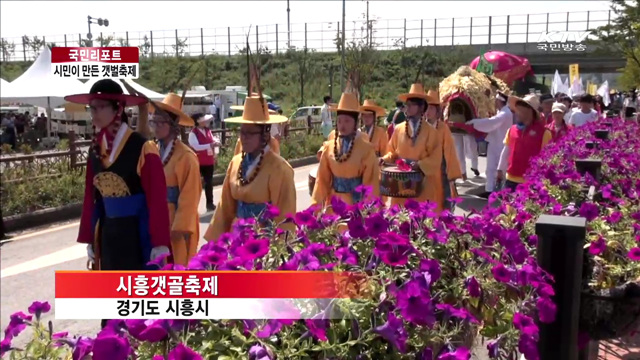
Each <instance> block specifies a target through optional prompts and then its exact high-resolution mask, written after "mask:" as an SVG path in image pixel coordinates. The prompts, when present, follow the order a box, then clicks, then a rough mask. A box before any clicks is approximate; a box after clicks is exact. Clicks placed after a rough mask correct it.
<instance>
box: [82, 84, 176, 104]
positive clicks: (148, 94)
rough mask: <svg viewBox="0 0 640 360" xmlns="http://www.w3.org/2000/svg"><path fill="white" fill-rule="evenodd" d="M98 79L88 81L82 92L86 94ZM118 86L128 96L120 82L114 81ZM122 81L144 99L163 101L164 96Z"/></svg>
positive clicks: (138, 85)
mask: <svg viewBox="0 0 640 360" xmlns="http://www.w3.org/2000/svg"><path fill="white" fill-rule="evenodd" d="M98 80H100V79H91V80H89V81H87V82H86V83H84V90H83V92H85V93H88V92H89V90H91V87H92V86H93V84H95V83H96V81H98ZM115 81H116V82H117V83H118V85H120V87H121V88H122V91H123V92H124V93H125V94H128V93H129V92H128V91H127V89H125V88H124V86H123V85H122V82H121V81H120V80H115ZM124 81H126V82H127V84H129V85H130V86H131V87H132V88H133V89H134V90H136V91H139V92H140V93H142V94H143V95H145V96H146V97H148V98H149V99H151V100H162V99H164V95H162V94H160V93H158V92H155V91H153V90H151V89H147V88H146V87H144V86H142V85H140V84H138V83H136V82H134V81H133V80H131V79H125V80H124Z"/></svg>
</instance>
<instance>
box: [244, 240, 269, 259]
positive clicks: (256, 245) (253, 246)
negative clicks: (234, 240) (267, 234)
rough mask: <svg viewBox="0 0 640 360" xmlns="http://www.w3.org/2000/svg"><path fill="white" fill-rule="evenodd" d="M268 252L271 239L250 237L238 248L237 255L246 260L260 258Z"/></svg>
mask: <svg viewBox="0 0 640 360" xmlns="http://www.w3.org/2000/svg"><path fill="white" fill-rule="evenodd" d="M268 253H269V239H249V240H247V241H246V242H245V243H244V245H242V246H241V247H239V248H238V250H237V255H238V256H240V257H241V258H242V260H244V261H253V260H255V259H260V258H262V257H264V256H265V255H267V254H268Z"/></svg>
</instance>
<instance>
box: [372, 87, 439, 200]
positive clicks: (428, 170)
mask: <svg viewBox="0 0 640 360" xmlns="http://www.w3.org/2000/svg"><path fill="white" fill-rule="evenodd" d="M398 98H399V99H400V100H401V101H403V102H404V103H406V112H407V121H405V122H403V123H402V124H399V125H398V126H397V127H396V129H395V131H394V132H393V135H391V140H390V141H389V151H388V152H387V154H386V155H385V156H383V157H382V159H380V163H381V164H382V163H387V164H395V162H396V160H399V159H403V160H405V161H406V162H408V163H409V164H411V166H412V168H413V170H417V171H420V172H421V173H422V175H423V176H424V179H423V182H422V192H421V193H420V195H418V196H417V197H416V198H414V200H416V201H419V202H423V201H436V202H438V201H439V199H444V194H443V192H444V191H443V188H442V183H441V181H437V182H435V183H434V182H427V179H429V178H432V179H433V178H438V177H439V176H440V172H441V164H442V154H443V153H442V144H441V142H442V141H441V137H440V135H439V134H438V131H437V130H436V129H434V128H433V127H432V126H429V125H428V124H427V122H426V121H424V120H423V119H424V118H423V116H424V113H425V112H426V110H427V103H428V99H429V96H428V95H427V93H426V92H425V91H424V88H423V87H422V84H413V85H411V90H410V91H409V92H408V93H406V94H401V95H400V96H399V97H398ZM405 202H406V199H405V198H396V197H392V198H391V206H393V205H396V204H397V205H404V203H405ZM437 205H438V210H442V208H443V203H442V202H438V203H437Z"/></svg>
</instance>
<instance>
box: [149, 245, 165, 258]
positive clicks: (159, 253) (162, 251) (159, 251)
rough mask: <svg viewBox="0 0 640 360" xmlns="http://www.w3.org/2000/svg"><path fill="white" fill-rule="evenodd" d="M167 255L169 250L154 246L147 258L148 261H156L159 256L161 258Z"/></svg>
mask: <svg viewBox="0 0 640 360" xmlns="http://www.w3.org/2000/svg"><path fill="white" fill-rule="evenodd" d="M168 253H169V248H168V247H166V246H156V247H154V248H153V249H151V255H150V256H149V257H150V259H149V260H155V259H157V258H158V257H159V256H162V255H163V254H168Z"/></svg>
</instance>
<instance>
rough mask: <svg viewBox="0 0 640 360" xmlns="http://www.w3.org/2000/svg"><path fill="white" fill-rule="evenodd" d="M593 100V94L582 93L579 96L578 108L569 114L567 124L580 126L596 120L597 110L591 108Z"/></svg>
mask: <svg viewBox="0 0 640 360" xmlns="http://www.w3.org/2000/svg"><path fill="white" fill-rule="evenodd" d="M593 100H594V99H593V95H591V94H584V95H582V96H581V97H580V110H579V111H574V112H573V113H572V114H571V118H569V125H572V126H575V127H580V126H582V125H584V124H586V123H590V122H594V121H596V120H598V112H596V111H595V110H593Z"/></svg>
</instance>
